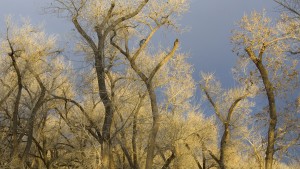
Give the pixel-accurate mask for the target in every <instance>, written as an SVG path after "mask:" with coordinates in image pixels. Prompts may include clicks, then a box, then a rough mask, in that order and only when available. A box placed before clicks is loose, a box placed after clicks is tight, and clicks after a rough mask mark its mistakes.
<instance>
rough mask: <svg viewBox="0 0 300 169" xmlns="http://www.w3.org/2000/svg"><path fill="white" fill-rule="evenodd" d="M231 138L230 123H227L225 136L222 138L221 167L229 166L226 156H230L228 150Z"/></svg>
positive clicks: (224, 168)
mask: <svg viewBox="0 0 300 169" xmlns="http://www.w3.org/2000/svg"><path fill="white" fill-rule="evenodd" d="M229 140H230V131H229V124H228V123H225V125H224V133H223V136H222V139H221V147H220V163H219V165H220V168H221V169H227V168H228V165H227V159H226V158H228V154H227V150H228V143H229Z"/></svg>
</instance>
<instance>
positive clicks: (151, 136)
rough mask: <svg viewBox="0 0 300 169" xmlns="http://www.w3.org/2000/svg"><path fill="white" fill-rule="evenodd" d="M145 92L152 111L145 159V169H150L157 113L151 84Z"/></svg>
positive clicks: (156, 130) (157, 125)
mask: <svg viewBox="0 0 300 169" xmlns="http://www.w3.org/2000/svg"><path fill="white" fill-rule="evenodd" d="M147 90H148V93H149V97H150V102H151V109H152V119H153V122H152V128H151V131H150V134H149V140H148V148H147V158H146V167H145V168H146V169H151V168H152V165H153V158H154V150H155V139H156V135H157V132H158V129H159V119H160V116H159V113H158V106H157V100H156V94H155V91H154V88H153V85H152V83H150V84H147Z"/></svg>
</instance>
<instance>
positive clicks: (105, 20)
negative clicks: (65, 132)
mask: <svg viewBox="0 0 300 169" xmlns="http://www.w3.org/2000/svg"><path fill="white" fill-rule="evenodd" d="M55 2H56V3H55V5H54V6H53V7H52V8H51V9H53V11H54V12H57V13H59V14H62V13H64V14H66V15H67V17H68V18H70V19H72V23H73V24H74V26H75V28H76V30H77V31H78V33H79V34H80V35H81V37H82V38H83V40H84V43H85V44H87V46H88V48H89V51H91V52H90V53H92V55H93V57H94V62H95V69H96V73H97V79H98V88H99V96H100V98H101V101H102V103H103V105H104V107H105V112H106V113H105V118H104V123H103V126H102V131H101V135H100V136H98V137H100V139H98V140H102V141H101V142H100V143H101V144H102V145H103V151H102V153H103V154H102V157H103V167H104V168H111V167H112V160H111V159H112V153H111V147H110V146H111V143H110V141H111V138H110V137H111V126H112V122H113V116H114V112H115V111H114V110H113V108H114V106H113V105H112V104H113V103H112V101H111V97H110V96H109V93H108V89H107V83H106V81H105V78H106V75H105V74H106V69H108V67H109V65H110V64H107V62H106V59H107V55H106V50H107V49H108V48H109V46H108V45H109V44H107V37H108V36H111V34H112V33H113V32H116V31H120V30H121V29H122V28H123V27H124V28H127V27H132V28H134V27H135V26H134V25H135V24H138V25H147V24H148V26H149V27H150V28H152V26H151V25H153V23H154V25H155V27H154V29H153V30H152V32H151V33H150V34H149V36H148V37H147V39H146V40H145V42H144V43H141V46H140V48H139V49H138V50H137V51H136V52H135V55H134V56H133V58H132V59H131V60H130V64H131V66H132V68H133V69H134V70H138V69H137V67H135V66H134V65H135V64H132V63H134V60H135V59H136V58H137V56H138V55H139V54H140V53H141V52H142V51H143V50H144V49H145V48H146V47H147V44H148V43H149V41H150V39H151V38H152V36H153V34H154V33H155V32H156V31H157V30H158V29H159V28H160V27H161V26H162V25H165V24H169V25H170V24H171V23H169V21H171V19H169V18H171V17H172V15H174V14H176V13H179V14H180V13H182V11H184V10H186V6H187V4H186V2H185V1H179V0H176V1H170V2H164V3H163V5H162V3H161V2H159V1H151V2H150V3H148V0H143V1H138V2H136V1H134V2H133V1H130V2H129V1H112V2H110V1H104V2H98V1H97V2H96V1H89V0H56V1H55ZM147 4H148V7H147V9H146V8H145V6H146V5H147ZM144 8H145V9H144ZM172 19H173V18H172ZM147 22H149V23H147ZM151 22H152V23H151ZM143 23H145V24H143ZM140 27H142V26H140ZM124 28H123V29H124ZM118 29H120V30H118ZM136 30H137V29H136ZM126 40H127V39H126ZM177 45H178V43H177V41H176V43H175V45H174V49H173V50H172V51H171V53H170V54H168V55H167V57H166V58H165V59H164V60H162V62H161V63H160V64H158V65H157V67H156V68H155V69H154V70H153V72H152V74H151V75H150V76H149V77H147V76H145V75H142V74H141V72H139V73H138V74H139V76H140V75H142V76H140V77H141V78H142V80H143V81H144V82H145V85H146V86H147V89H148V94H149V96H150V98H151V100H152V102H151V105H152V106H153V107H152V114H153V128H152V131H151V133H152V134H151V135H150V136H149V139H150V140H149V147H148V153H147V154H148V158H147V162H146V163H147V164H146V165H147V167H146V168H151V166H152V160H153V154H154V145H155V137H156V134H157V131H158V128H159V127H158V121H159V115H158V107H157V103H156V96H155V91H154V88H153V83H152V82H151V81H152V78H153V77H154V75H155V74H156V72H157V71H158V70H159V69H160V67H161V66H162V65H163V64H165V62H166V61H167V60H169V59H170V57H171V56H173V54H174V52H175V50H176V48H177ZM123 54H124V53H123ZM126 55H128V54H126ZM98 133H100V131H98Z"/></svg>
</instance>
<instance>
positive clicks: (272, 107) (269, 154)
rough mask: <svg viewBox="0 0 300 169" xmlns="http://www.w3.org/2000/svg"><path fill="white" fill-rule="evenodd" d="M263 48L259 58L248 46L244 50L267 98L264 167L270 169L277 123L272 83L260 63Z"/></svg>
mask: <svg viewBox="0 0 300 169" xmlns="http://www.w3.org/2000/svg"><path fill="white" fill-rule="evenodd" d="M264 49H265V47H264V48H262V49H261V51H260V57H259V58H257V57H256V56H255V53H254V52H253V51H252V50H251V49H250V48H246V52H247V54H248V55H249V57H250V59H251V60H252V62H253V63H254V64H255V65H256V67H257V69H258V70H259V73H260V75H261V79H262V80H263V84H264V87H265V91H266V94H267V98H268V104H269V117H270V121H269V129H268V145H267V150H266V157H265V169H272V168H273V156H274V152H275V132H276V124H277V112H276V103H275V94H274V88H273V84H272V83H271V82H270V80H269V75H268V71H267V69H266V68H265V66H264V65H263V63H262V54H263V52H264Z"/></svg>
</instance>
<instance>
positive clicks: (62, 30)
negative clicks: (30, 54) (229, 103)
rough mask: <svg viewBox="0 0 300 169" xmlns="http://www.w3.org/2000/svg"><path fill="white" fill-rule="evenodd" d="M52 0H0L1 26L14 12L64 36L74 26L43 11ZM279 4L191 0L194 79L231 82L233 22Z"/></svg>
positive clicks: (186, 39) (185, 48) (188, 39)
mask: <svg viewBox="0 0 300 169" xmlns="http://www.w3.org/2000/svg"><path fill="white" fill-rule="evenodd" d="M50 2H51V0H0V30H3V29H4V27H5V25H4V18H5V16H6V15H12V16H13V17H14V19H19V18H20V17H28V18H30V20H31V21H32V22H33V23H34V24H38V23H43V24H44V25H45V30H46V32H48V33H51V34H52V33H55V34H59V35H60V37H64V36H65V35H66V34H67V33H68V32H70V30H71V29H72V26H71V24H70V23H68V22H66V21H65V20H63V19H58V18H56V17H55V16H50V15H42V13H43V12H42V7H44V6H46V4H47V3H50ZM276 6H277V5H276V4H275V3H274V2H273V1H272V0H191V8H190V11H189V12H188V13H187V14H185V15H184V17H183V18H182V19H181V21H180V23H181V25H182V26H183V27H189V28H191V29H190V31H188V32H186V33H184V34H182V35H180V39H181V51H182V52H187V53H190V62H191V63H192V64H193V65H194V67H195V71H194V77H195V79H196V80H198V79H199V72H200V71H211V72H215V75H216V76H217V77H218V78H219V79H220V80H221V81H222V83H223V84H224V85H225V86H232V85H233V84H234V83H233V80H232V78H231V68H232V66H233V65H234V64H235V60H236V56H235V55H234V54H233V53H232V52H231V49H232V46H231V44H230V39H229V38H230V35H231V30H232V29H234V27H235V24H234V23H235V22H236V21H238V20H239V19H240V18H241V17H242V16H243V15H244V14H247V13H249V12H250V11H253V10H256V11H262V10H263V9H266V11H267V14H268V15H270V16H273V17H274V16H276ZM61 39H63V38H61ZM162 41H166V40H163V39H162Z"/></svg>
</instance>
